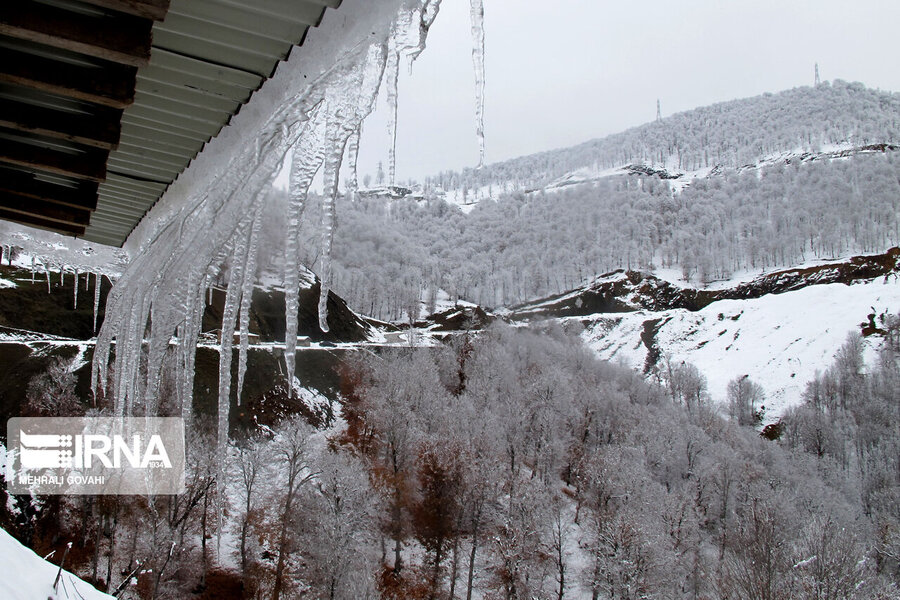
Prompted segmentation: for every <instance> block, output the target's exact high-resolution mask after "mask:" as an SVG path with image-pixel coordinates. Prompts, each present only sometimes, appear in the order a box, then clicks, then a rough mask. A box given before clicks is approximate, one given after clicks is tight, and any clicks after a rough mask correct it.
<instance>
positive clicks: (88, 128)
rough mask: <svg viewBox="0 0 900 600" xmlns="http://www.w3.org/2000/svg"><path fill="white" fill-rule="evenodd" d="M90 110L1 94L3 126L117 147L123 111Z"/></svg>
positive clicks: (93, 144) (101, 145) (89, 144)
mask: <svg viewBox="0 0 900 600" xmlns="http://www.w3.org/2000/svg"><path fill="white" fill-rule="evenodd" d="M91 113H92V114H82V113H71V112H66V111H61V110H53V109H51V108H45V107H42V106H36V105H34V104H27V103H24V102H16V101H13V100H5V99H2V98H0V126H2V127H7V128H9V129H15V130H17V131H27V132H29V133H35V134H38V135H43V136H46V137H51V138H56V139H61V140H69V141H72V142H77V143H79V144H85V145H87V146H93V147H95V148H104V149H106V150H113V149H115V148H116V147H118V145H119V135H120V133H121V124H120V121H121V119H122V111H121V110H118V109H114V108H108V107H104V106H96V107H94V108H93V109H92V111H91Z"/></svg>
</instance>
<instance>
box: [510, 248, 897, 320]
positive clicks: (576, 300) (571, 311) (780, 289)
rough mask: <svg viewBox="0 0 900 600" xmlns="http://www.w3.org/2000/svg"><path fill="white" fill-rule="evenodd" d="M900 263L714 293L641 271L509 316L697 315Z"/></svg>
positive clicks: (876, 273)
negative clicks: (731, 302) (680, 311)
mask: <svg viewBox="0 0 900 600" xmlns="http://www.w3.org/2000/svg"><path fill="white" fill-rule="evenodd" d="M898 259H900V248H891V249H890V250H888V251H887V252H885V253H884V254H874V255H865V256H855V257H853V258H850V259H847V260H845V261H836V262H833V263H825V264H820V265H815V266H809V267H796V268H790V269H782V270H778V271H774V272H772V273H767V274H763V275H760V276H758V277H756V278H755V279H753V280H752V281H749V282H745V283H738V284H736V285H734V286H732V287H724V288H720V289H714V290H713V289H698V288H692V287H687V286H681V285H678V284H674V283H671V282H668V281H665V280H664V279H661V278H659V277H656V276H654V275H650V274H647V273H643V272H640V271H630V270H629V271H626V270H618V271H613V272H612V273H608V274H606V275H602V276H600V277H598V278H596V279H595V280H594V281H593V282H591V283H590V284H587V285H585V286H583V287H581V288H578V289H576V290H573V291H570V292H566V293H564V294H560V295H557V296H551V297H549V298H544V299H541V300H537V301H534V302H529V303H526V304H522V305H519V306H515V307H513V308H511V309H510V311H509V313H508V316H509V317H510V318H512V319H514V320H532V319H540V318H549V317H573V316H586V315H591V314H596V313H621V312H632V311H638V310H648V311H662V310H671V309H685V310H689V311H698V310H701V309H703V308H705V307H706V306H708V305H710V304H712V303H713V302H717V301H721V300H740V299H751V298H760V297H762V296H765V295H767V294H782V293H785V292H790V291H794V290H799V289H802V288H805V287H808V286H811V285H823V284H832V283H840V284H853V283H857V282H867V281H871V280H874V279H876V278H879V277H883V278H885V281H887V280H888V279H890V278H893V279H896V278H897V277H898V273H900V261H898Z"/></svg>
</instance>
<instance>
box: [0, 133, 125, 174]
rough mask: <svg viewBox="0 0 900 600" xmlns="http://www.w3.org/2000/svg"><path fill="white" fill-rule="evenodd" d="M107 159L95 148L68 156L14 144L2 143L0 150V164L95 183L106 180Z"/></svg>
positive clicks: (15, 142)
mask: <svg viewBox="0 0 900 600" xmlns="http://www.w3.org/2000/svg"><path fill="white" fill-rule="evenodd" d="M108 156H109V152H106V151H104V150H100V149H98V148H90V149H87V150H85V151H84V152H80V153H77V154H74V153H72V154H70V153H68V152H62V151H59V150H54V149H52V148H45V147H42V146H38V145H34V144H28V143H25V142H18V141H14V140H4V141H3V145H2V146H0V162H2V163H7V164H11V165H16V166H20V167H27V168H32V169H37V170H38V171H45V172H47V173H55V174H57V175H66V176H68V177H75V178H76V179H87V180H89V181H97V182H100V181H103V180H104V179H106V160H107V158H108Z"/></svg>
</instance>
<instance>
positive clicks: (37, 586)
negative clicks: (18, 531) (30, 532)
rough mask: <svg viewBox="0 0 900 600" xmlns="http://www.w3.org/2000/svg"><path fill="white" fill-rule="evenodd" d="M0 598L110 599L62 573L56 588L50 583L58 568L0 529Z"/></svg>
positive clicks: (18, 599) (37, 599)
mask: <svg viewBox="0 0 900 600" xmlns="http://www.w3.org/2000/svg"><path fill="white" fill-rule="evenodd" d="M0 565H2V566H3V569H2V574H0V598H3V600H48V598H49V599H53V600H57V599H58V600H68V599H72V600H75V599H76V598H77V599H78V600H103V599H104V598H106V599H109V598H112V596H110V595H108V594H104V593H102V592H99V591H97V589H96V588H94V587H93V586H91V585H90V584H88V583H87V582H85V581H83V580H82V579H79V578H78V577H75V576H74V575H72V574H71V573H69V572H68V571H63V572H62V576H61V577H60V579H59V584H58V586H57V589H56V590H55V591H54V589H53V582H54V581H55V580H56V574H57V572H58V571H59V567H58V566H57V565H54V564H52V563H50V562H47V561H46V560H44V559H42V558H41V557H40V556H38V555H37V554H35V553H34V552H33V551H32V550H30V549H28V548H26V547H25V546H23V545H22V544H20V543H19V542H18V541H17V540H16V539H15V538H14V537H12V536H11V535H9V534H8V533H7V532H6V531H4V530H3V529H0Z"/></svg>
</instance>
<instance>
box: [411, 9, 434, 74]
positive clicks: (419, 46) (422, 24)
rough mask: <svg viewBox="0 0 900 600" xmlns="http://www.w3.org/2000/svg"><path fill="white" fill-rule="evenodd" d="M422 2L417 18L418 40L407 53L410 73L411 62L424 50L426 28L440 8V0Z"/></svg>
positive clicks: (426, 34)
mask: <svg viewBox="0 0 900 600" xmlns="http://www.w3.org/2000/svg"><path fill="white" fill-rule="evenodd" d="M423 4H424V6H423V7H422V14H421V17H420V19H419V32H418V33H419V36H418V40H417V42H416V43H415V44H414V45H413V47H412V49H411V50H410V51H409V53H408V56H409V71H410V73H412V68H413V63H415V62H416V59H417V58H419V55H420V54H422V51H423V50H425V39H426V38H427V37H428V30H429V29H431V25H432V24H433V23H434V20H435V19H437V16H438V12H440V10H441V0H425V2H424V3H423Z"/></svg>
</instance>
